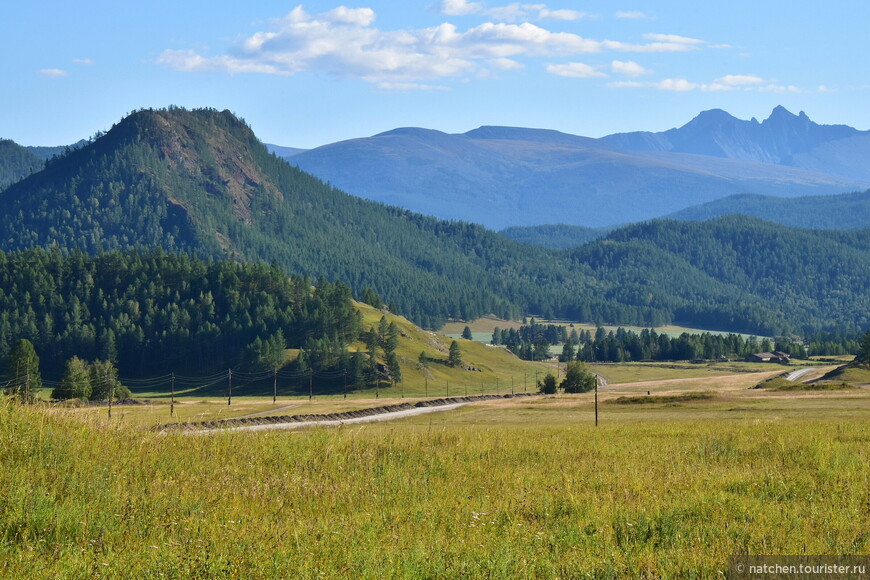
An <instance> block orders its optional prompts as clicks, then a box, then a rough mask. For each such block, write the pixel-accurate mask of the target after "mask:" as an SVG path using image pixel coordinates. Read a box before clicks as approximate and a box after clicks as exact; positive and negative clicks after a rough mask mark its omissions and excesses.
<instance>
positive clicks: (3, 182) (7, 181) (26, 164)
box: [0, 139, 44, 191]
mask: <svg viewBox="0 0 870 580" xmlns="http://www.w3.org/2000/svg"><path fill="white" fill-rule="evenodd" d="M43 165H44V162H43V161H42V159H40V158H39V157H37V156H36V155H34V154H33V153H31V152H30V151H28V149H27V148H26V147H22V146H21V145H19V144H17V143H16V142H14V141H10V140H9V139H0V191H3V189H5V188H6V187H8V186H9V185H11V184H13V183H15V182H16V181H19V180H21V179H24V178H25V177H27V176H28V175H30V174H31V173H34V172H36V171H39V170H40V169H42V167H43Z"/></svg>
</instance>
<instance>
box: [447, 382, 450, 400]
mask: <svg viewBox="0 0 870 580" xmlns="http://www.w3.org/2000/svg"><path fill="white" fill-rule="evenodd" d="M447 396H448V397H449V396H450V381H447Z"/></svg>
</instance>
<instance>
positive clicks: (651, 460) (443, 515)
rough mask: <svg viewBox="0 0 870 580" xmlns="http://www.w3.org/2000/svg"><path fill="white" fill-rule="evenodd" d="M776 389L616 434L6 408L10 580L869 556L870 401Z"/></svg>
mask: <svg viewBox="0 0 870 580" xmlns="http://www.w3.org/2000/svg"><path fill="white" fill-rule="evenodd" d="M765 375H769V373H735V374H732V375H727V376H722V377H703V376H700V377H683V378H670V379H658V380H648V381H641V382H638V383H622V384H617V385H608V387H607V388H606V389H605V390H603V391H602V392H601V393H600V394H599V402H600V404H599V419H600V425H599V426H598V427H595V426H594V406H593V395H592V394H591V393H587V394H582V395H554V396H546V397H534V398H530V399H499V400H494V401H487V402H481V403H475V404H471V405H467V406H464V407H461V408H459V409H456V410H453V411H444V412H439V413H432V414H428V415H422V416H418V417H411V418H408V419H403V420H401V421H396V422H391V423H379V424H364V425H355V426H345V427H341V428H331V429H326V428H315V429H308V430H303V431H293V432H286V431H267V432H256V433H248V432H233V433H217V434H213V435H190V434H182V433H178V432H156V431H155V430H153V429H149V428H146V426H148V425H147V423H148V421H140V422H137V421H135V420H132V416H133V415H135V414H136V411H135V410H128V409H132V407H130V408H117V409H115V410H114V411H115V412H114V414H113V419H112V422H111V423H109V422H108V421H107V418H106V415H105V409H102V410H96V412H94V411H95V410H93V409H89V410H78V409H67V408H52V407H48V406H45V405H38V406H34V407H20V406H16V405H13V404H11V403H8V402H3V403H0V460H2V470H0V489H3V493H2V494H0V576H2V577H11V578H17V577H28V578H83V577H87V578H91V577H94V578H215V577H220V578H287V577H303V578H313V577H326V578H346V577H353V578H714V577H722V576H723V575H724V574H725V573H726V570H727V559H728V556H730V555H732V554H801V553H806V554H867V553H868V552H870V445H868V443H870V391H868V389H867V388H858V389H855V390H850V391H836V392H833V391H830V392H829V391H818V392H796V393H785V392H778V393H769V392H764V391H762V390H749V389H747V387H748V386H751V385H752V384H755V383H757V382H758V381H759V378H760V377H763V376H765ZM647 391H649V392H650V395H646V393H647ZM699 392H700V393H704V395H703V398H695V399H693V398H692V397H691V396H688V397H687V396H686V395H687V394H691V393H699ZM673 396H677V399H678V400H684V402H674V400H675V399H673ZM668 397H670V398H668ZM620 399H622V401H621V402H619V400H620ZM626 400H630V402H629V403H628V404H626ZM385 402H387V401H385V400H383V399H379V400H377V401H375V400H373V399H361V398H360V399H354V400H353V401H348V402H345V401H344V400H343V399H332V400H327V399H324V400H322V401H315V402H314V403H311V404H308V403H302V402H299V401H296V402H295V403H294V402H291V401H287V404H299V405H300V406H299V407H298V409H299V410H300V411H304V412H332V411H335V410H338V409H341V408H353V407H355V406H365V405H369V404H373V405H374V404H384V403H385ZM282 403H283V402H282ZM189 404H190V405H191V406H192V407H196V406H197V405H199V406H204V405H208V404H220V402H219V401H214V402H210V401H206V402H191V403H189ZM234 405H235V401H234ZM243 406H244V409H243V408H242V407H243ZM270 406H272V405H271V400H268V401H263V400H261V401H250V402H244V405H243V402H242V401H240V402H239V407H238V409H237V410H238V411H239V412H240V413H241V412H243V411H244V412H249V413H253V412H259V410H261V409H263V408H268V407H270ZM139 407H142V406H141V405H140V406H139ZM100 411H102V412H100ZM234 411H235V410H234ZM295 411H296V409H295V408H294V409H292V410H286V411H285V413H286V414H292V413H293V412H295ZM124 413H128V415H129V416H128V418H127V419H123V418H121V417H123V416H124Z"/></svg>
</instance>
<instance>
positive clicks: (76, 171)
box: [0, 107, 870, 335]
mask: <svg viewBox="0 0 870 580" xmlns="http://www.w3.org/2000/svg"><path fill="white" fill-rule="evenodd" d="M496 133H498V132H497V131H496ZM490 136H492V134H491V135H490ZM541 137H542V138H544V137H546V139H547V140H548V142H550V141H552V139H553V137H552V136H551V135H541ZM557 138H558V139H564V140H567V141H571V142H573V141H574V140H575V139H576V138H572V137H570V136H557ZM481 140H482V141H486V140H487V139H486V138H483V137H482V138H481ZM0 231H2V232H3V233H2V236H0V250H2V251H6V252H8V251H17V250H21V249H26V248H32V247H52V246H54V247H58V248H60V249H63V250H67V251H69V250H74V249H77V250H82V251H86V252H88V253H91V254H96V253H100V252H103V251H106V250H129V249H139V248H154V247H157V248H161V249H163V250H165V251H168V252H176V253H177V252H184V253H189V254H194V255H197V256H201V257H206V258H230V259H235V260H240V261H242V260H243V261H252V262H265V263H271V264H274V265H276V266H280V267H281V268H282V269H284V271H286V272H288V273H292V274H297V275H305V276H309V277H310V278H311V280H312V283H314V284H315V285H316V284H317V282H316V279H317V278H319V277H323V278H325V279H328V280H332V281H338V282H342V283H344V284H347V285H348V286H349V287H350V288H351V290H352V291H353V293H354V295H356V296H360V295H361V294H362V293H363V291H364V290H365V289H367V288H372V289H374V290H375V291H376V292H377V293H378V294H379V295H380V296H381V297H382V298H383V299H384V301H385V302H387V303H389V304H391V305H392V309H393V310H394V311H398V312H400V313H402V314H405V315H406V316H408V317H409V318H411V319H412V320H414V321H415V322H417V323H418V324H421V325H423V326H425V327H429V328H435V327H438V326H440V325H441V324H442V323H443V322H444V321H445V320H446V319H448V318H459V319H463V320H469V319H473V318H476V317H478V316H481V315H484V314H490V313H493V314H496V315H498V316H500V317H503V318H517V317H519V316H521V315H523V314H534V315H541V316H544V317H547V318H552V317H564V318H568V319H572V320H582V321H592V322H599V323H615V324H644V325H647V324H648V325H662V324H668V323H674V322H677V323H683V324H685V325H690V326H695V327H701V328H714V329H722V330H733V331H741V332H750V333H758V334H764V335H774V334H779V333H785V332H794V331H802V330H812V329H821V328H831V327H840V328H842V327H849V328H855V327H865V326H867V325H868V324H870V314H868V313H870V295H868V293H867V291H866V290H867V288H868V287H870V239H868V235H870V230H863V231H856V232H833V231H814V230H806V229H796V228H789V227H786V226H782V225H777V224H772V223H769V222H765V221H762V220H759V219H757V218H751V217H741V216H726V217H721V218H717V219H715V220H713V221H710V222H703V223H702V222H679V221H675V220H662V221H655V222H651V223H648V224H640V225H635V226H627V227H623V228H618V229H615V230H613V231H610V232H609V233H607V234H606V235H605V236H604V237H602V238H600V239H598V240H595V241H592V242H589V243H586V244H584V245H582V246H580V247H578V248H575V249H573V250H565V251H554V250H547V249H544V248H540V247H535V246H532V245H528V244H521V243H518V242H515V241H512V240H509V239H507V238H506V237H503V236H500V235H498V234H496V233H494V232H491V231H488V230H487V229H485V228H483V227H482V226H479V225H475V224H471V223H467V222H459V221H443V220H439V219H436V218H432V217H427V216H423V215H420V214H417V213H414V212H411V211H408V210H407V209H403V208H398V207H391V206H385V205H382V204H380V203H376V202H373V201H368V200H364V199H360V198H357V197H354V196H351V195H348V194H346V193H344V192H342V191H340V190H338V189H336V188H335V187H332V186H330V185H327V184H325V183H324V182H322V181H321V180H319V179H317V178H316V177H314V176H312V175H310V174H308V173H306V172H304V171H302V170H300V169H298V168H296V167H293V166H291V165H289V164H288V163H286V162H285V161H284V160H282V159H280V158H278V157H277V156H275V155H273V154H270V153H269V152H268V150H267V149H266V147H265V146H264V145H263V144H262V143H261V142H260V141H259V140H258V139H257V137H256V136H255V135H254V133H253V131H252V130H251V129H250V127H248V126H247V125H246V124H245V123H243V122H242V121H240V120H239V119H238V118H236V117H235V116H233V115H232V114H231V113H229V112H228V111H222V112H221V111H216V110H213V109H199V110H193V111H188V110H184V109H179V108H176V107H172V108H169V109H144V110H140V111H138V112H135V113H133V114H131V115H130V116H128V117H126V118H125V119H123V120H121V121H119V122H118V123H117V124H116V125H115V126H113V127H112V128H111V130H109V131H108V132H107V133H105V134H104V135H101V136H99V137H98V138H96V139H94V140H93V141H92V142H88V143H86V144H84V145H83V146H82V147H81V148H77V149H69V150H68V151H66V152H65V153H64V154H63V155H61V156H60V157H56V158H53V159H51V160H49V161H48V163H47V164H46V165H45V168H44V169H42V170H40V171H36V172H34V173H33V174H30V175H28V176H26V177H24V178H23V179H21V180H20V181H18V182H17V183H15V184H13V185H11V186H9V187H8V188H6V189H5V190H3V191H2V192H0ZM0 259H3V256H2V254H0ZM167 291H168V292H171V291H172V289H171V287H169V288H167ZM34 299H38V298H34Z"/></svg>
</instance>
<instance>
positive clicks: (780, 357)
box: [746, 350, 791, 365]
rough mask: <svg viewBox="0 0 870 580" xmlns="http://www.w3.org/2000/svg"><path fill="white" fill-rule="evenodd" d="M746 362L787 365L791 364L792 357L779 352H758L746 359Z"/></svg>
mask: <svg viewBox="0 0 870 580" xmlns="http://www.w3.org/2000/svg"><path fill="white" fill-rule="evenodd" d="M746 362H769V363H779V364H783V365H787V364H789V363H790V362H791V356H790V355H789V354H788V353H785V352H780V351H778V350H777V351H775V352H758V353H755V354H751V355H749V356H748V357H746Z"/></svg>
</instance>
